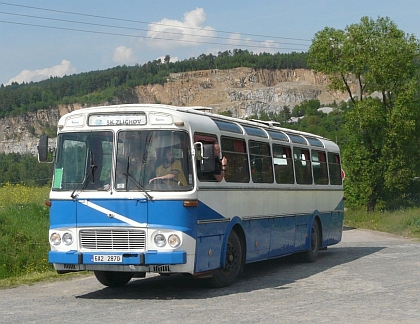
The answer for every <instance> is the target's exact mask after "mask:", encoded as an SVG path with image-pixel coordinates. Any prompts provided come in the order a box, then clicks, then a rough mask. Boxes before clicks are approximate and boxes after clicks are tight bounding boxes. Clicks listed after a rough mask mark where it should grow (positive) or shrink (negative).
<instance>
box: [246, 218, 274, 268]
mask: <svg viewBox="0 0 420 324" xmlns="http://www.w3.org/2000/svg"><path fill="white" fill-rule="evenodd" d="M271 226H272V219H270V218H262V219H249V220H245V221H243V228H244V230H245V236H246V246H247V253H246V262H255V261H260V260H266V259H268V257H269V252H270V232H271Z"/></svg>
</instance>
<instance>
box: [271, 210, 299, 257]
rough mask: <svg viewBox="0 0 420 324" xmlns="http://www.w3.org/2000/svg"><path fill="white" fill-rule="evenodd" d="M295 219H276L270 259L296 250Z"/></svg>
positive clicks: (290, 217)
mask: <svg viewBox="0 0 420 324" xmlns="http://www.w3.org/2000/svg"><path fill="white" fill-rule="evenodd" d="M294 241H295V217H294V216H285V217H276V218H274V219H273V220H272V225H271V243H270V254H269V257H270V258H273V257H277V256H281V255H285V254H290V253H292V252H293V250H294Z"/></svg>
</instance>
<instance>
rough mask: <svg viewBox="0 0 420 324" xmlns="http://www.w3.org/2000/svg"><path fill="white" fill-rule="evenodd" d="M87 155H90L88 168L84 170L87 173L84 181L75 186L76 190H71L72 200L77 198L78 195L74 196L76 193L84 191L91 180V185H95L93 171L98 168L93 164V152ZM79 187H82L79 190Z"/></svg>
mask: <svg viewBox="0 0 420 324" xmlns="http://www.w3.org/2000/svg"><path fill="white" fill-rule="evenodd" d="M89 153H90V166H89V168H88V169H87V170H86V171H87V172H86V174H85V181H83V182H82V183H81V184H79V185H77V186H76V188H75V189H74V190H73V192H72V193H71V195H70V197H71V198H72V199H75V198H76V197H77V196H78V194H75V193H76V192H82V191H83V190H85V189H86V188H87V186H88V185H89V183H90V181H91V180H92V183H95V170H96V169H97V168H98V166H97V165H95V164H94V158H93V152H92V151H90V152H89ZM80 185H82V187H81V188H79V186H80Z"/></svg>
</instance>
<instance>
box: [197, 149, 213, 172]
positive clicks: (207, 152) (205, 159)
mask: <svg viewBox="0 0 420 324" xmlns="http://www.w3.org/2000/svg"><path fill="white" fill-rule="evenodd" d="M194 145H195V146H196V147H197V150H198V152H200V153H201V154H199V155H198V160H199V161H200V171H201V172H213V171H214V168H215V160H214V145H213V144H203V143H201V142H197V143H194Z"/></svg>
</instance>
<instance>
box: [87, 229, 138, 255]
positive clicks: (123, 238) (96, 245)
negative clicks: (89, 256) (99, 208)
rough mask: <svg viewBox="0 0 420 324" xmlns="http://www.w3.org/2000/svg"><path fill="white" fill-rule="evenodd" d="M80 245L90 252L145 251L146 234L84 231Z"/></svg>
mask: <svg viewBox="0 0 420 324" xmlns="http://www.w3.org/2000/svg"><path fill="white" fill-rule="evenodd" d="M80 244H81V247H82V248H83V249H90V250H139V249H141V250H144V249H145V248H146V234H145V232H144V231H133V230H82V231H80Z"/></svg>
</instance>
